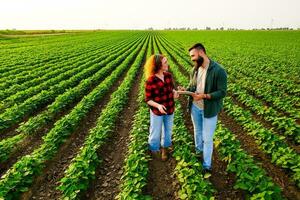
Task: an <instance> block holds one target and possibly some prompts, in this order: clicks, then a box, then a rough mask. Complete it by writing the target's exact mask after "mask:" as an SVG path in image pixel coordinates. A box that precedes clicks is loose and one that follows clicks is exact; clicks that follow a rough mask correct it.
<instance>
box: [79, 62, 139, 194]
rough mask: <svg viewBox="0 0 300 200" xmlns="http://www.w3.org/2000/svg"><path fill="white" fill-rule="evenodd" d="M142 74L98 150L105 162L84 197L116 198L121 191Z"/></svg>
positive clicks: (97, 171) (98, 169)
mask: <svg viewBox="0 0 300 200" xmlns="http://www.w3.org/2000/svg"><path fill="white" fill-rule="evenodd" d="M142 66H143V65H142ZM141 75H142V73H141V72H139V73H138V77H137V78H136V80H135V83H134V84H133V88H132V89H131V90H130V93H129V100H128V104H127V106H126V107H125V108H124V109H123V110H122V111H121V112H120V115H119V118H118V121H117V122H116V127H115V128H114V131H113V133H112V135H111V136H110V137H109V139H108V140H107V142H106V143H105V144H104V145H103V147H101V149H100V150H99V151H98V156H99V157H100V158H103V162H102V163H101V165H100V166H99V167H98V168H97V170H96V178H95V180H93V181H92V182H91V186H90V187H89V189H88V191H87V192H85V194H83V198H82V199H103V200H107V199H114V198H115V197H116V196H117V195H118V193H119V190H120V188H119V185H120V179H121V175H122V173H123V165H124V159H125V156H126V152H127V148H128V143H129V140H130V138H129V134H130V130H131V126H132V123H133V119H134V114H135V112H136V110H137V109H138V103H137V96H138V91H139V83H140V81H141Z"/></svg>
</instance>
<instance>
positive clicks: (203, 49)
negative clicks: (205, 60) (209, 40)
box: [189, 43, 206, 54]
mask: <svg viewBox="0 0 300 200" xmlns="http://www.w3.org/2000/svg"><path fill="white" fill-rule="evenodd" d="M193 49H197V50H202V51H203V52H204V53H205V54H206V50H205V47H204V46H203V44H201V43H196V44H194V45H193V46H192V47H191V48H189V51H191V50H193Z"/></svg>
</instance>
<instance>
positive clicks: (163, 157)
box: [161, 148, 168, 161]
mask: <svg viewBox="0 0 300 200" xmlns="http://www.w3.org/2000/svg"><path fill="white" fill-rule="evenodd" d="M167 159H168V151H167V149H166V148H162V149H161V160H162V161H166V160H167Z"/></svg>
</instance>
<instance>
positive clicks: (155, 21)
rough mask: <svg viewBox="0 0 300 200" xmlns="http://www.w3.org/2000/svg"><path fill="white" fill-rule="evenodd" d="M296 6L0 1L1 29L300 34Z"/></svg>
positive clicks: (264, 0) (275, 2) (238, 1)
mask: <svg viewBox="0 0 300 200" xmlns="http://www.w3.org/2000/svg"><path fill="white" fill-rule="evenodd" d="M299 10H300V0H285V1H282V0H226V1H225V0H205V1H203V0H151V1H149V0H148V1H145V0H123V1H122V0H72V1H71V0H26V1H25V0H0V29H17V30H38V29H40V30H44V29H147V28H150V27H152V28H154V29H164V28H169V27H171V28H182V27H190V28H198V29H203V28H205V27H211V28H219V27H224V28H239V29H252V28H276V27H290V28H300V12H299Z"/></svg>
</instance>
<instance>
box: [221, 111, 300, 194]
mask: <svg viewBox="0 0 300 200" xmlns="http://www.w3.org/2000/svg"><path fill="white" fill-rule="evenodd" d="M219 119H220V121H221V122H222V124H224V125H225V126H226V127H227V128H228V129H229V130H230V131H231V132H232V133H234V134H235V136H236V137H237V139H238V140H239V141H240V142H241V146H242V148H243V149H244V150H245V151H246V152H247V153H248V154H249V155H251V156H253V158H254V159H255V160H256V161H258V162H260V163H261V165H262V167H263V168H264V170H265V171H266V172H267V175H268V176H270V177H271V178H272V179H273V181H274V182H275V183H276V184H278V185H279V186H280V187H281V188H282V190H283V195H284V196H285V197H286V198H288V199H293V200H294V199H300V192H299V190H298V189H297V187H296V185H295V184H294V183H293V182H292V181H291V180H290V179H289V176H288V172H287V171H286V170H283V169H281V168H279V167H277V166H275V165H274V164H272V163H271V160H270V157H269V156H267V155H266V154H265V153H263V152H262V151H261V150H260V149H259V146H258V145H257V144H256V143H255V140H254V139H253V138H252V137H251V136H249V135H248V134H247V133H246V131H244V130H243V128H242V127H241V126H240V125H238V124H237V123H236V122H235V121H234V120H233V119H232V118H231V117H230V116H228V115H226V113H224V112H221V113H220V118H219Z"/></svg>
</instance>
